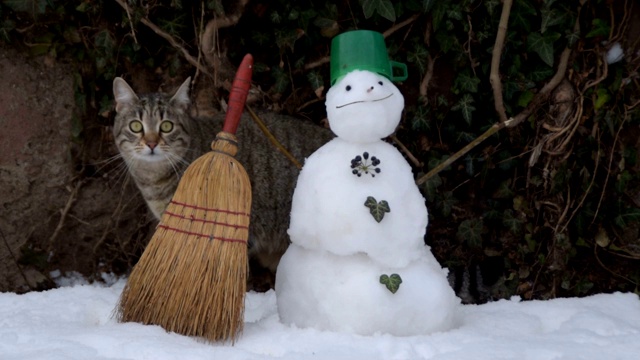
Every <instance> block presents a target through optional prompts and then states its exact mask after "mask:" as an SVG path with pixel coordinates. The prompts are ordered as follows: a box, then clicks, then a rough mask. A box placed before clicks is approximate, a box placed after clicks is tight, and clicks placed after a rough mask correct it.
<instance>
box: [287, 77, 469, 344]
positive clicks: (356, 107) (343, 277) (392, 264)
mask: <svg viewBox="0 0 640 360" xmlns="http://www.w3.org/2000/svg"><path fill="white" fill-rule="evenodd" d="M326 106H327V114H328V118H329V123H330V126H331V129H332V130H333V132H334V133H335V134H336V135H337V136H338V137H337V138H335V139H334V140H332V141H330V142H329V143H327V144H326V145H324V146H323V147H322V148H320V149H319V150H317V151H316V152H315V153H314V154H312V155H311V156H310V157H309V158H308V159H307V160H306V162H305V165H304V167H303V169H302V171H301V173H300V176H299V178H298V183H297V186H296V189H295V192H294V195H293V201H292V210H291V223H290V227H289V236H290V238H291V242H292V244H291V245H290V247H289V249H288V250H287V252H286V253H285V254H284V256H283V257H282V259H281V261H280V265H279V266H278V271H277V275H276V294H277V299H278V310H279V314H280V318H281V320H282V321H283V322H285V323H290V324H295V325H297V326H300V327H316V328H320V329H324V330H338V331H350V332H355V333H359V334H363V335H366V334H372V333H376V332H383V333H390V334H394V335H416V334H424V333H429V332H433V331H440V330H446V329H448V328H450V327H451V326H452V325H453V321H454V320H453V317H454V314H453V313H454V309H455V307H456V306H457V305H458V304H459V300H458V299H457V298H456V296H455V294H454V293H453V290H452V289H451V287H450V286H449V284H448V281H447V278H446V270H444V269H442V267H441V266H440V265H439V264H438V262H437V261H436V259H435V258H434V257H433V255H432V254H431V252H430V250H429V248H428V247H427V246H426V245H425V244H424V234H425V231H426V227H427V221H428V214H427V208H426V206H425V203H424V198H423V197H422V195H421V194H420V191H419V190H418V188H417V186H416V185H415V182H414V178H413V174H412V172H411V168H410V166H409V164H408V163H407V162H406V160H405V159H404V158H403V157H402V155H401V154H400V153H399V152H398V150H397V149H396V148H395V147H393V146H392V145H390V144H388V143H386V142H384V141H382V140H381V139H382V138H383V137H386V136H388V135H389V134H391V133H392V132H393V131H394V130H395V127H396V126H397V124H398V123H399V121H400V116H401V114H402V109H403V108H404V99H403V97H402V95H401V94H400V92H399V90H398V89H397V88H396V87H395V86H394V85H393V84H392V83H391V82H390V81H389V80H387V79H386V78H385V77H382V76H380V75H377V74H375V73H372V72H369V71H352V72H350V73H348V74H347V75H346V76H345V77H344V78H342V79H341V80H339V81H338V82H337V83H336V84H335V85H334V86H333V87H332V88H331V89H330V90H329V92H328V93H327V101H326ZM374 212H375V213H376V216H374V215H373V214H374ZM392 274H397V275H398V276H399V277H400V278H401V280H402V283H401V284H400V285H399V287H397V289H394V290H395V293H393V292H392V291H390V290H389V289H388V288H387V286H386V285H385V284H382V283H381V280H380V278H381V276H390V275H392Z"/></svg>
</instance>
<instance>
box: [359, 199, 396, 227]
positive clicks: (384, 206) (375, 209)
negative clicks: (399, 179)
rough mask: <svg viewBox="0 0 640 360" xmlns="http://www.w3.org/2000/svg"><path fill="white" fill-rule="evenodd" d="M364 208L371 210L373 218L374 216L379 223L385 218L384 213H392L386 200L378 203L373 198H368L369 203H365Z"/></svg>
mask: <svg viewBox="0 0 640 360" xmlns="http://www.w3.org/2000/svg"><path fill="white" fill-rule="evenodd" d="M364 206H366V207H368V208H369V212H371V216H373V218H374V219H376V221H377V222H380V221H382V218H384V213H388V212H391V208H389V203H388V202H387V201H386V200H381V201H380V202H378V201H377V200H376V198H374V197H373V196H368V197H367V201H365V202H364Z"/></svg>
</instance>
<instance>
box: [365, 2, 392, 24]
mask: <svg viewBox="0 0 640 360" xmlns="http://www.w3.org/2000/svg"><path fill="white" fill-rule="evenodd" d="M362 11H363V12H364V17H365V18H367V19H368V18H370V17H371V16H373V13H375V12H378V14H380V16H382V17H383V18H385V19H387V20H389V21H396V11H395V10H394V9H393V4H392V3H391V0H362Z"/></svg>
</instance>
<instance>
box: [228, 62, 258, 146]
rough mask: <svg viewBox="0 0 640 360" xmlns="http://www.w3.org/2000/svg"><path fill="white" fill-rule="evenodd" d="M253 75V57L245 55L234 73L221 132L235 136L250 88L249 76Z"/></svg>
mask: <svg viewBox="0 0 640 360" xmlns="http://www.w3.org/2000/svg"><path fill="white" fill-rule="evenodd" d="M252 74H253V56H251V54H247V55H245V56H244V59H242V62H241V63H240V67H238V71H237V72H236V76H235V78H234V79H233V84H232V85H231V92H230V93H229V103H228V107H227V115H226V117H225V119H224V126H223V127H222V131H225V132H228V133H231V134H235V133H236V130H237V129H238V125H239V124H240V116H242V112H243V111H244V104H245V102H246V101H247V95H248V94H249V88H250V87H251V75H252Z"/></svg>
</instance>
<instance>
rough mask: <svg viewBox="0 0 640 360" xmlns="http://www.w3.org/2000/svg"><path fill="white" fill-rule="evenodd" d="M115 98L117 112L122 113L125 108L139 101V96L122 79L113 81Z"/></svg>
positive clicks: (118, 78)
mask: <svg viewBox="0 0 640 360" xmlns="http://www.w3.org/2000/svg"><path fill="white" fill-rule="evenodd" d="M113 97H114V98H115V100H116V112H120V110H122V108H123V107H125V106H127V105H131V104H133V103H134V102H135V101H138V95H136V93H135V92H134V91H133V89H131V86H129V84H127V82H126V81H124V79H123V78H121V77H117V78H115V79H113Z"/></svg>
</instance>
